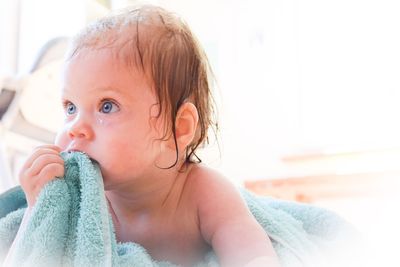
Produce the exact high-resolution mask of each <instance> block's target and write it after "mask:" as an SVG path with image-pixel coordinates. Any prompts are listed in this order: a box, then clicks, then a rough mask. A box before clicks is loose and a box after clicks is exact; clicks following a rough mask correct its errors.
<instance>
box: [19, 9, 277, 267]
mask: <svg viewBox="0 0 400 267" xmlns="http://www.w3.org/2000/svg"><path fill="white" fill-rule="evenodd" d="M209 75H210V69H209V65H208V63H207V59H206V56H205V55H204V52H203V51H202V49H201V48H200V46H199V44H198V42H197V41H196V40H195V38H194V36H193V34H192V33H191V31H190V30H189V28H188V26H187V25H186V24H185V23H184V22H183V21H182V20H181V19H180V18H179V17H177V16H176V15H174V14H172V13H170V12H168V11H166V10H164V9H162V8H159V7H154V6H142V7H139V8H137V9H135V10H131V11H127V12H125V13H122V14H119V15H114V16H111V17H107V18H105V19H102V20H100V21H98V22H96V23H95V24H93V25H91V26H89V27H87V28H86V29H85V30H84V31H82V32H81V33H80V34H79V35H78V36H77V37H76V38H75V40H74V42H73V43H72V48H71V50H70V52H69V54H68V56H67V59H66V62H65V69H64V78H63V88H62V103H63V106H64V111H65V122H64V125H63V128H62V129H61V130H60V132H59V133H58V135H57V138H56V141H55V145H45V146H41V147H38V148H37V149H36V150H35V151H34V152H33V153H32V155H31V156H30V157H29V158H28V160H27V161H26V163H25V164H24V166H23V168H22V170H21V172H20V177H19V179H20V183H21V186H22V188H23V190H24V192H25V194H26V198H27V202H28V209H27V213H29V212H30V210H31V208H32V206H34V205H35V200H36V198H37V196H38V194H39V192H40V190H41V189H42V188H43V186H44V185H45V184H46V183H47V182H49V181H50V180H52V179H54V178H55V177H61V176H63V174H64V162H63V160H62V158H61V156H60V152H61V151H82V152H85V153H86V154H87V155H88V156H89V157H90V158H91V159H93V160H94V161H96V162H98V164H99V166H100V169H101V172H102V175H103V179H104V187H105V194H106V198H107V200H108V204H109V209H110V213H111V215H112V219H113V223H114V226H115V234H116V238H117V240H118V241H120V242H128V241H129V242H136V243H138V244H140V245H142V246H143V247H144V248H146V249H147V251H148V252H149V253H150V255H151V256H152V257H153V258H154V259H156V260H166V261H170V262H173V263H177V264H181V265H183V266H190V265H192V264H194V263H195V262H198V261H200V260H202V259H203V257H204V255H205V254H206V252H207V251H209V250H210V249H212V250H214V251H215V253H216V255H217V256H218V258H219V261H220V263H221V265H222V266H229V267H230V266H279V261H278V258H277V256H276V254H275V251H274V249H273V247H272V245H271V241H270V240H269V238H268V236H267V234H266V233H265V231H264V230H263V229H262V227H261V226H260V225H259V224H258V223H257V221H256V220H255V218H254V217H253V216H252V214H251V213H250V211H249V210H248V208H247V206H246V204H245V202H244V201H243V199H242V198H241V196H240V194H239V192H238V190H237V189H236V188H235V186H233V185H232V184H231V183H230V182H229V181H228V180H227V179H225V178H224V177H223V176H222V175H221V174H219V173H218V172H216V171H214V170H211V169H209V168H207V167H206V166H204V165H202V164H200V162H199V160H198V158H197V156H196V154H195V152H196V149H197V148H198V147H199V146H201V145H202V144H203V143H205V142H206V141H207V131H208V128H209V126H212V125H213V116H212V115H213V108H212V97H211V92H210V84H209V83H210V81H209ZM196 159H197V160H196ZM26 216H28V215H26Z"/></svg>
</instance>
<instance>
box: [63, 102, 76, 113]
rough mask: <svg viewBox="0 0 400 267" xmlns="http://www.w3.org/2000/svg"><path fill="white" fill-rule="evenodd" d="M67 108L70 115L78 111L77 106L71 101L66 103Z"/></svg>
mask: <svg viewBox="0 0 400 267" xmlns="http://www.w3.org/2000/svg"><path fill="white" fill-rule="evenodd" d="M65 110H66V112H67V114H68V115H72V114H74V113H75V112H76V106H75V105H74V104H72V103H71V102H68V103H67V104H66V105H65Z"/></svg>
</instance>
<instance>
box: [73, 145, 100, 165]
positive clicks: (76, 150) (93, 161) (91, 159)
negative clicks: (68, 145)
mask: <svg viewBox="0 0 400 267" xmlns="http://www.w3.org/2000/svg"><path fill="white" fill-rule="evenodd" d="M72 152H80V153H83V154H85V155H86V156H88V158H89V159H90V161H91V162H92V163H93V164H97V165H100V164H99V162H98V161H97V160H95V159H94V158H92V157H91V156H90V155H89V154H88V153H86V152H84V151H81V150H78V149H69V150H67V153H69V154H70V153H72Z"/></svg>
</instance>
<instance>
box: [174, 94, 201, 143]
mask: <svg viewBox="0 0 400 267" xmlns="http://www.w3.org/2000/svg"><path fill="white" fill-rule="evenodd" d="M198 121H199V114H198V112H197V108H196V106H195V105H193V103H190V102H186V103H184V104H182V105H181V107H180V108H179V110H178V113H177V116H176V120H175V133H176V141H177V144H178V149H179V150H184V149H185V148H186V147H187V146H188V145H190V143H191V142H192V141H193V139H194V137H195V135H196V129H197V123H198Z"/></svg>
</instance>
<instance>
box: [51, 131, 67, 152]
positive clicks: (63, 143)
mask: <svg viewBox="0 0 400 267" xmlns="http://www.w3.org/2000/svg"><path fill="white" fill-rule="evenodd" d="M54 144H55V145H56V146H59V147H60V148H61V151H64V150H65V149H67V147H68V138H67V136H66V134H65V132H64V131H60V132H58V133H57V135H56V138H55V140H54Z"/></svg>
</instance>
